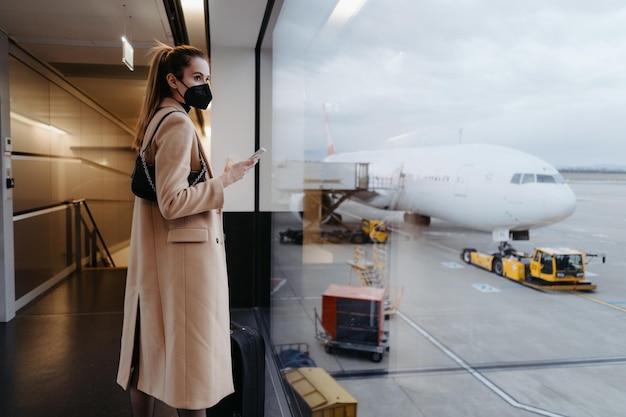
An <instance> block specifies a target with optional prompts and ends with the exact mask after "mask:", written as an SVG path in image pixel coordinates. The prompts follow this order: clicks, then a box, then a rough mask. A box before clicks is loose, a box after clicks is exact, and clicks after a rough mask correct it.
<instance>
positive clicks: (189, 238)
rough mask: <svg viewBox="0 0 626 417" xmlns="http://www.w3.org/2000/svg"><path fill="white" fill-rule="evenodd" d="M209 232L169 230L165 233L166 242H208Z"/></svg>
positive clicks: (203, 230)
mask: <svg viewBox="0 0 626 417" xmlns="http://www.w3.org/2000/svg"><path fill="white" fill-rule="evenodd" d="M208 240H209V231H208V230H207V229H190V228H185V229H171V230H170V231H168V232H167V242H168V243H176V242H208Z"/></svg>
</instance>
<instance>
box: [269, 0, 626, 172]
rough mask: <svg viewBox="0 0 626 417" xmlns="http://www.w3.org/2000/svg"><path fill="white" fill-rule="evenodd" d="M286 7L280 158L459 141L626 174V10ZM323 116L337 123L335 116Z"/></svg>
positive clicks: (277, 66)
mask: <svg viewBox="0 0 626 417" xmlns="http://www.w3.org/2000/svg"><path fill="white" fill-rule="evenodd" d="M335 4H336V1H335V0H316V1H310V0H285V3H284V5H283V10H282V12H281V16H280V18H279V20H278V24H277V27H276V29H275V31H274V79H273V83H274V97H273V103H274V104H273V117H274V125H275V130H274V132H273V137H274V139H273V140H274V150H275V157H276V156H278V157H279V158H281V157H282V158H297V157H298V156H300V157H302V155H305V156H306V157H307V158H313V159H314V158H316V157H323V156H324V154H325V149H326V139H327V137H330V138H332V142H333V143H334V146H335V149H336V150H337V152H341V151H354V150H365V149H368V150H370V149H384V148H389V147H416V146H432V145H449V144H457V143H491V144H498V145H503V146H509V147H513V148H516V149H519V150H522V151H525V152H528V153H531V154H533V155H535V156H537V157H539V158H541V159H544V160H546V161H548V162H549V163H551V164H553V165H555V166H556V167H557V168H568V167H578V166H585V167H592V166H600V165H601V166H608V165H617V166H622V167H624V168H626V3H624V2H623V1H620V0H595V1H590V0H543V1H535V0H524V1H520V2H510V1H501V0H474V1H470V0H420V1H416V0H367V1H365V3H364V5H363V7H362V8H361V9H360V11H359V12H358V13H357V14H356V15H354V16H352V18H351V19H350V20H348V21H347V22H345V23H344V24H343V25H342V26H341V27H339V28H338V27H333V26H331V25H328V24H327V22H328V19H329V16H330V15H331V12H332V11H333V9H334V7H335ZM325 113H326V118H327V122H325Z"/></svg>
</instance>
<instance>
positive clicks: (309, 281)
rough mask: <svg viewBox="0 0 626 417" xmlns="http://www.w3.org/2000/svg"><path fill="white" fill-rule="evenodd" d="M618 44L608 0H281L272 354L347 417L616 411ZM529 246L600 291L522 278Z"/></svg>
mask: <svg viewBox="0 0 626 417" xmlns="http://www.w3.org/2000/svg"><path fill="white" fill-rule="evenodd" d="M625 44H626V6H624V5H623V4H622V3H620V2H617V1H615V2H611V1H606V2H601V3H597V2H596V3H593V4H592V3H588V2H557V1H546V2H517V3H515V2H492V1H473V2H445V1H443V2H441V1H425V2H424V1H417V2H416V1H412V0H398V1H392V2H389V1H383V0H368V1H353V2H349V1H343V0H341V1H339V2H337V1H335V0H325V1H314V2H311V1H305V0H285V1H284V4H283V6H282V10H281V14H280V17H279V19H278V22H277V25H276V28H275V30H274V32H273V54H274V56H273V63H272V64H273V77H272V84H273V91H272V100H273V103H272V107H271V110H272V128H271V139H270V133H268V134H267V135H266V136H265V137H264V138H262V143H264V144H269V145H270V146H271V150H272V161H273V164H272V175H271V183H272V187H271V196H272V197H271V210H272V212H273V233H274V237H275V238H274V240H273V250H272V294H271V319H272V338H273V341H274V344H275V346H273V349H275V350H276V351H277V352H280V351H289V352H290V353H292V354H294V352H293V351H294V350H295V351H298V350H300V351H306V352H308V353H309V355H310V358H311V359H312V360H313V361H314V362H315V365H316V366H317V367H321V368H323V369H325V370H326V371H327V372H328V373H330V374H331V375H332V376H333V377H334V378H335V379H336V380H337V381H338V382H339V383H340V384H341V385H342V386H343V387H344V388H345V389H346V390H347V391H349V392H350V393H351V394H352V395H353V396H354V397H355V398H356V400H357V401H358V410H359V413H358V415H359V416H360V417H380V416H384V415H393V416H470V415H473V416H518V415H519V416H521V415H527V414H528V413H529V412H530V413H534V414H537V415H545V416H556V415H559V416H561V415H562V416H586V415H593V416H607V417H608V416H614V415H619V414H620V413H621V412H622V410H623V409H624V407H625V406H626V400H625V399H624V396H623V394H622V388H621V387H622V386H623V385H624V384H625V383H626V361H625V360H624V348H623V346H624V345H625V344H626V340H625V338H626V336H624V335H626V320H624V318H625V317H626V310H625V309H624V300H626V287H625V286H624V285H622V284H623V283H622V281H623V277H622V276H623V274H622V272H623V271H622V270H623V268H622V267H621V266H623V261H622V259H621V258H622V255H621V252H622V251H621V249H620V248H623V247H624V244H625V243H626V242H625V240H626V239H625V238H624V233H623V232H621V231H623V230H624V227H625V226H626V224H624V219H623V213H624V210H625V209H626V162H625V159H624V156H623V155H625V154H626V141H624V139H623V138H624V137H625V136H626V125H625V124H624V122H623V121H624V116H623V115H624V113H625V112H626V71H625V70H624V69H625V68H626V54H624V48H623V45H625ZM263 141H265V142H263ZM527 173H530V174H527ZM527 175H530V178H531V180H532V181H530V182H529V181H527V180H526V178H527ZM560 175H563V177H564V178H565V181H562V180H561V176H560ZM512 179H513V180H512ZM527 182H529V183H528V184H527V185H524V186H521V184H525V183H527ZM364 219H365V220H367V221H365V222H363V220H364ZM380 221H382V222H383V223H379V222H380ZM377 225H378V226H377ZM376 227H378V228H376ZM385 227H386V229H385ZM527 230H528V231H529V234H530V238H529V240H519V241H513V240H510V239H511V238H512V237H513V236H521V237H523V236H527V234H526V231H527ZM381 231H383V232H385V233H384V238H382V239H379V236H380V235H378V234H376V233H377V232H381ZM372 241H375V242H374V243H372ZM503 241H508V245H504V244H503V243H502V242H503ZM363 242H365V243H363ZM511 246H512V247H513V249H511ZM537 247H547V248H550V247H552V248H557V247H558V248H561V249H562V248H572V249H574V248H575V249H578V250H580V251H583V252H585V253H586V254H587V258H586V260H587V262H588V264H587V265H586V268H587V271H586V272H587V274H586V277H585V280H586V281H588V282H589V281H590V282H592V283H593V284H595V285H597V289H596V290H595V291H588V292H581V291H577V290H580V289H584V284H580V286H581V288H578V287H577V288H573V291H572V288H569V289H568V290H567V291H564V290H558V289H554V288H547V287H542V286H541V283H540V284H539V288H536V287H531V286H528V285H524V284H526V283H528V282H530V281H526V278H527V277H525V276H524V274H525V272H524V271H523V270H521V268H524V266H522V265H526V266H525V268H526V271H527V273H528V274H530V265H529V262H530V260H531V258H532V254H533V252H534V249H535V248H537ZM466 249H472V250H466ZM472 253H476V254H479V255H480V254H482V255H484V256H482V257H473V256H471V254H472ZM559 253H560V252H559ZM461 254H463V257H461ZM525 254H526V255H525ZM596 254H602V255H606V259H607V262H606V263H602V262H601V257H594V256H592V255H596ZM476 259H478V260H476ZM508 259H514V260H516V261H517V262H518V263H509V261H508ZM496 261H498V262H499V263H498V262H496ZM472 263H476V264H480V266H475V265H472ZM620 265H621V266H620ZM489 270H493V271H494V272H493V273H492V272H490V271H489ZM520 270H521V271H522V272H520ZM513 271H515V277H516V278H514V277H513V275H514V274H513ZM496 272H499V273H500V274H503V275H506V274H509V275H508V276H509V277H508V278H507V277H504V276H499V275H498V274H497V273H496ZM528 279H529V280H530V278H528ZM587 288H589V287H587ZM387 347H388V349H387ZM283 356H284V357H287V355H283ZM288 359H289V358H288V357H287V359H285V360H286V361H287V362H286V363H284V366H286V367H291V366H297V364H296V363H293V362H289V361H288ZM309 364H310V363H309ZM607 364H609V365H611V366H605V365H607Z"/></svg>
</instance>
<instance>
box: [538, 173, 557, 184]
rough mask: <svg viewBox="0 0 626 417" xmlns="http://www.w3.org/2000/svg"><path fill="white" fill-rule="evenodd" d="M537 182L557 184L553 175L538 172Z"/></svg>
mask: <svg viewBox="0 0 626 417" xmlns="http://www.w3.org/2000/svg"><path fill="white" fill-rule="evenodd" d="M537 182H538V183H551V184H556V180H555V179H554V177H553V176H552V175H543V174H537Z"/></svg>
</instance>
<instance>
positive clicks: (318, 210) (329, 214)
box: [277, 161, 370, 234]
mask: <svg viewBox="0 0 626 417" xmlns="http://www.w3.org/2000/svg"><path fill="white" fill-rule="evenodd" d="M368 168H369V163H361V162H323V161H286V162H283V163H281V164H279V165H278V166H277V174H278V175H277V180H278V189H279V190H281V191H283V192H288V193H291V194H292V196H295V195H298V194H303V197H302V216H303V219H304V221H305V224H306V226H305V228H304V232H305V234H306V233H307V232H310V233H319V231H320V224H322V223H327V222H329V221H331V220H333V221H336V222H338V223H339V224H341V225H342V226H343V227H344V228H346V229H347V230H350V231H351V228H350V227H349V226H348V225H347V224H346V223H344V222H343V220H342V219H341V216H340V215H339V214H337V213H335V210H337V208H338V207H339V206H340V205H341V204H342V203H343V202H344V201H346V200H347V199H349V198H350V197H352V196H353V195H354V194H356V193H358V192H363V191H367V190H368V186H369V180H370V179H369V174H368ZM292 198H293V197H292Z"/></svg>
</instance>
